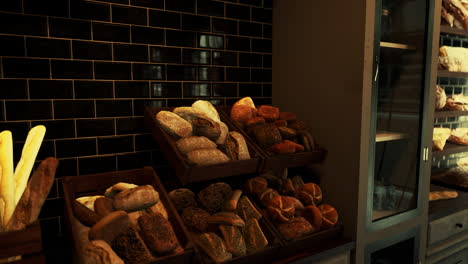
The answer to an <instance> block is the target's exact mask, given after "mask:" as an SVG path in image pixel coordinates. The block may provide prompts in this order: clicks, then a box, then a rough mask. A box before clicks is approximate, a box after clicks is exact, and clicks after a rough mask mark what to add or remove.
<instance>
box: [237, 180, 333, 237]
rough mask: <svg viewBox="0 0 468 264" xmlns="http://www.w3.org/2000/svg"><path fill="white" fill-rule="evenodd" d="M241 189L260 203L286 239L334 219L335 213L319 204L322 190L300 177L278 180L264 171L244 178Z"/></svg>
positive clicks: (313, 229)
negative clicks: (259, 174) (260, 174)
mask: <svg viewBox="0 0 468 264" xmlns="http://www.w3.org/2000/svg"><path fill="white" fill-rule="evenodd" d="M245 190H246V192H247V193H248V194H250V195H252V196H254V197H255V198H256V200H257V201H258V202H259V203H260V204H261V205H263V207H264V210H265V212H266V214H267V215H268V217H269V219H270V220H272V221H273V222H274V223H276V227H277V228H278V230H279V232H280V233H281V234H282V235H283V236H284V238H285V239H287V240H292V239H297V238H300V237H302V236H305V235H308V234H312V233H314V232H318V231H320V230H324V229H328V228H331V227H333V226H335V225H336V224H337V222H338V213H337V211H336V210H335V208H333V207H332V206H331V205H329V204H323V203H322V191H321V189H320V187H319V186H318V185H317V184H315V183H304V181H303V179H302V177H301V176H299V175H296V176H294V177H293V178H292V179H290V178H287V177H286V178H283V179H280V178H278V177H277V176H273V175H270V174H265V175H262V176H259V177H254V178H251V179H249V180H248V181H247V183H246V186H245Z"/></svg>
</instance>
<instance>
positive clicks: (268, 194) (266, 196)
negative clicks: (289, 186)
mask: <svg viewBox="0 0 468 264" xmlns="http://www.w3.org/2000/svg"><path fill="white" fill-rule="evenodd" d="M276 196H279V194H278V192H277V191H276V190H273V189H271V188H267V189H266V190H265V191H264V192H263V193H262V194H260V196H259V197H258V198H259V200H260V202H261V203H262V204H263V206H265V207H267V206H269V204H270V200H271V199H273V198H275V197H276Z"/></svg>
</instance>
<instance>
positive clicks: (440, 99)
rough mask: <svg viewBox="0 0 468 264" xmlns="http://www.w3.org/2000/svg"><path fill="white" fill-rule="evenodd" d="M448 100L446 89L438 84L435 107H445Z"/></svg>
mask: <svg viewBox="0 0 468 264" xmlns="http://www.w3.org/2000/svg"><path fill="white" fill-rule="evenodd" d="M446 102H447V95H446V94H445V90H444V89H442V87H440V86H439V85H436V104H435V109H436V110H441V109H443V108H444V106H445V104H446Z"/></svg>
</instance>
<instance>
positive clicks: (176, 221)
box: [63, 167, 193, 264]
mask: <svg viewBox="0 0 468 264" xmlns="http://www.w3.org/2000/svg"><path fill="white" fill-rule="evenodd" d="M118 182H127V183H134V184H137V185H146V184H149V185H152V186H153V187H154V188H155V189H156V190H157V191H158V192H159V198H160V201H161V202H163V204H164V206H165V208H166V211H167V213H168V216H169V221H170V222H171V224H172V228H173V229H174V232H175V233H176V235H177V238H178V239H179V242H180V244H181V246H182V247H183V248H184V252H183V253H180V254H177V255H170V256H163V257H159V258H157V259H156V260H154V261H152V262H151V264H163V263H164V264H167V263H170V264H171V263H173V264H176V263H190V262H191V261H192V259H193V248H192V244H191V243H190V240H189V239H188V232H187V230H186V229H185V226H184V225H183V224H182V220H181V219H180V217H179V215H178V214H177V211H176V210H175V208H174V207H173V205H172V203H170V202H169V198H168V196H167V193H166V190H165V189H164V187H163V185H162V184H161V181H160V180H159V178H158V176H157V175H156V173H155V171H154V170H153V169H152V168H151V167H145V168H143V169H137V170H127V171H118V172H110V173H102V174H92V175H85V176H68V177H64V178H63V191H64V198H65V220H66V222H67V229H68V230H67V232H68V236H69V241H70V242H71V243H72V245H71V246H72V248H73V249H74V252H73V253H74V254H73V255H74V258H73V259H74V260H77V259H78V258H80V254H79V252H80V250H81V247H82V246H83V245H82V244H81V243H82V242H81V241H79V239H78V237H79V233H78V232H79V231H78V228H79V226H78V225H80V223H78V220H77V219H76V218H75V217H74V215H73V209H72V202H73V200H75V199H76V198H79V197H82V196H89V195H103V194H104V192H105V190H106V189H107V188H109V187H110V186H112V185H113V184H115V183H118Z"/></svg>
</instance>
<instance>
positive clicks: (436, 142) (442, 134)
mask: <svg viewBox="0 0 468 264" xmlns="http://www.w3.org/2000/svg"><path fill="white" fill-rule="evenodd" d="M450 133H451V130H450V128H442V127H434V133H433V134H432V148H433V149H434V150H443V149H444V146H445V143H446V142H447V139H448V138H449V137H450Z"/></svg>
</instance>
